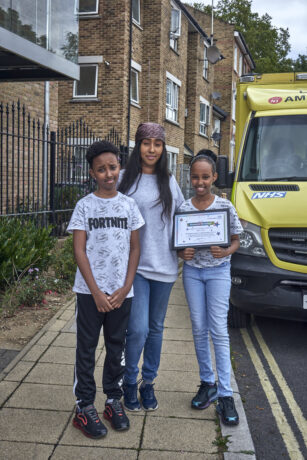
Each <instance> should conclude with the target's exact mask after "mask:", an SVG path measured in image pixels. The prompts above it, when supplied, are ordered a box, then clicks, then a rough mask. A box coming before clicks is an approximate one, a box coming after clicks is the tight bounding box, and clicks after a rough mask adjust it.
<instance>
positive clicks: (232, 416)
mask: <svg viewBox="0 0 307 460" xmlns="http://www.w3.org/2000/svg"><path fill="white" fill-rule="evenodd" d="M216 411H217V413H218V414H219V415H220V416H221V419H222V422H223V423H224V424H225V425H238V424H239V415H238V412H237V410H236V406H235V402H234V400H233V397H232V396H223V397H221V398H219V399H218V403H217V405H216Z"/></svg>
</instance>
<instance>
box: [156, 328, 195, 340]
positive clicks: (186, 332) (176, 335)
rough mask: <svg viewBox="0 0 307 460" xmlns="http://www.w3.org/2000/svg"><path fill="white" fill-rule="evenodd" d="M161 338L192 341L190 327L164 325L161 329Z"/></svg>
mask: <svg viewBox="0 0 307 460" xmlns="http://www.w3.org/2000/svg"><path fill="white" fill-rule="evenodd" d="M163 340H164V341H166V340H182V341H183V342H193V335H192V331H191V328H188V329H182V328H177V329H176V328H173V327H165V328H164V331H163Z"/></svg>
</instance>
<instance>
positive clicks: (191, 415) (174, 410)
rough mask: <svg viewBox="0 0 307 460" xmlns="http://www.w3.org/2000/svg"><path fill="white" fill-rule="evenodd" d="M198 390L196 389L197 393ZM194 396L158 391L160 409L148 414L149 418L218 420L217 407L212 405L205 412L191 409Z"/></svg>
mask: <svg viewBox="0 0 307 460" xmlns="http://www.w3.org/2000/svg"><path fill="white" fill-rule="evenodd" d="M197 389H198V388H195V391H194V393H196V391H197ZM193 396H194V394H191V393H184V392H178V393H176V392H171V391H156V397H157V399H158V403H159V408H158V410H156V411H152V412H147V417H166V418H167V417H175V418H184V419H187V420H190V419H201V420H211V421H215V420H216V412H215V405H214V404H211V405H210V406H209V407H208V408H207V409H205V410H195V409H192V408H191V399H192V397H193Z"/></svg>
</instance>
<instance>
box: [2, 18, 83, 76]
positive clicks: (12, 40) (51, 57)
mask: <svg viewBox="0 0 307 460" xmlns="http://www.w3.org/2000/svg"><path fill="white" fill-rule="evenodd" d="M0 48H3V49H5V50H7V51H9V52H10V53H13V54H17V55H18V56H21V57H23V58H25V59H28V60H29V61H30V62H33V63H35V64H37V65H39V66H42V67H45V68H46V69H50V70H53V71H54V72H58V73H60V74H61V75H65V76H66V77H70V78H71V79H73V80H79V79H80V69H79V66H78V64H74V63H73V62H71V61H68V60H67V59H65V58H63V57H61V56H58V55H57V54H55V53H51V51H48V50H46V49H45V48H42V47H41V46H39V45H36V44H35V43H32V42H30V41H29V40H26V39H25V38H22V37H19V35H17V34H14V33H13V32H10V31H9V30H6V29H4V28H3V27H0Z"/></svg>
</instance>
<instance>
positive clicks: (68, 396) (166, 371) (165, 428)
mask: <svg viewBox="0 0 307 460" xmlns="http://www.w3.org/2000/svg"><path fill="white" fill-rule="evenodd" d="M15 354H16V353H15ZM15 354H14V353H13V354H11V358H13V359H12V360H11V361H10V363H9V364H8V365H7V366H6V367H5V368H4V369H3V370H2V372H1V374H0V459H3V460H4V459H5V460H9V459H14V460H19V459H20V460H28V459H29V460H30V459H31V460H32V459H36V460H45V459H52V460H60V459H61V460H64V459H69V460H71V459H75V458H86V459H95V460H96V459H110V458H112V459H115V460H121V459H123V460H145V459H146V460H155V459H161V460H162V459H167V460H181V459H182V460H194V459H195V460H196V459H208V460H221V459H223V458H224V460H255V458H256V457H255V455H254V445H253V442H252V439H251V435H250V431H249V428H248V424H247V421H246V417H245V413H244V408H243V405H242V401H241V398H240V395H239V393H238V387H237V384H236V381H235V379H234V376H233V375H232V385H233V389H234V398H235V401H236V406H237V409H238V412H239V415H240V425H239V426H237V427H225V426H223V425H221V432H220V428H219V426H220V425H219V420H218V418H217V415H216V412H215V406H214V404H212V405H211V406H210V407H209V408H208V409H206V410H204V411H195V410H193V409H191V407H190V401H191V398H192V397H193V396H194V394H195V392H196V390H197V385H199V374H198V365H197V361H196V357H195V351H194V345H193V338H192V332H191V325H190V318H189V311H188V307H187V303H186V299H185V295H184V291H183V287H182V281H181V279H180V278H179V279H178V280H177V281H176V283H175V285H174V288H173V291H172V294H171V298H170V302H169V307H168V311H167V316H166V321H165V331H164V340H163V348H162V355H161V365H160V369H159V375H158V377H157V379H156V384H155V391H156V396H157V399H158V402H159V409H158V410H157V411H154V412H148V413H145V412H143V411H141V412H138V413H129V412H128V416H129V418H130V424H131V427H130V430H129V431H126V432H120V433H118V432H115V431H114V430H112V428H111V427H110V426H109V423H108V422H107V421H105V424H106V425H107V426H108V428H109V431H108V434H107V436H106V437H105V438H103V439H100V440H92V439H89V438H87V437H85V436H84V435H83V434H82V433H81V432H80V431H79V430H76V429H75V428H74V427H73V425H72V418H73V414H74V408H75V406H74V395H73V393H72V383H73V366H74V360H75V322H74V300H71V301H70V302H68V303H67V304H66V305H64V306H63V308H62V309H61V310H60V311H58V312H57V314H56V315H55V316H54V317H53V318H52V319H51V320H50V321H49V322H48V323H47V324H46V325H45V326H44V327H43V329H41V331H39V333H38V334H37V335H36V336H35V337H34V338H33V339H32V340H31V342H29V343H28V344H27V345H26V347H25V348H24V349H23V350H21V351H20V352H19V353H18V354H17V356H15ZM104 356H105V349H104V343H103V337H102V336H101V338H100V341H99V346H98V348H97V353H96V370H95V378H96V383H97V396H96V402H95V405H96V408H97V410H98V412H99V413H100V414H102V412H103V408H104V401H105V396H104V394H103V393H102V389H101V377H102V369H103V361H104ZM4 359H6V360H8V359H9V358H8V353H2V354H1V350H0V369H1V364H2V366H3V363H4ZM5 364H7V363H5ZM221 435H222V437H223V439H224V441H226V440H227V449H228V450H227V451H226V452H225V453H224V454H221V453H219V452H218V446H217V444H219V445H221V444H223V442H224V441H223V439H222V438H221Z"/></svg>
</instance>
